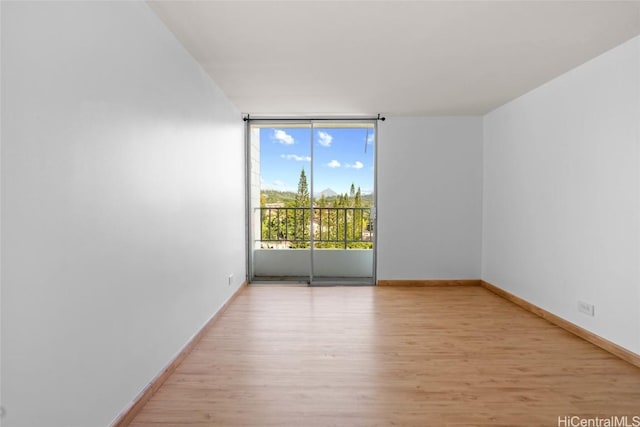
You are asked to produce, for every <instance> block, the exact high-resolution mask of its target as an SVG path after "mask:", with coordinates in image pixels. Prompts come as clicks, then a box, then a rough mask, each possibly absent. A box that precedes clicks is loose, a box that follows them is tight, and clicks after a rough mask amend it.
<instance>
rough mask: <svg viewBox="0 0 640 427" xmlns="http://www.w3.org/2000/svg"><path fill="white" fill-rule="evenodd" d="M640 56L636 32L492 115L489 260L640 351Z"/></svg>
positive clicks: (552, 307) (498, 276)
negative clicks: (582, 305)
mask: <svg viewBox="0 0 640 427" xmlns="http://www.w3.org/2000/svg"><path fill="white" fill-rule="evenodd" d="M639 62H640V38H636V39H634V40H632V41H629V42H627V43H625V44H623V45H621V46H619V47H617V48H615V49H613V50H611V51H609V52H607V53H605V54H603V55H601V56H600V57H598V58H595V59H593V60H591V61H590V62H588V63H586V64H584V65H582V66H580V67H578V68H576V69H574V70H573V71H571V72H569V73H567V74H565V75H563V76H561V77H559V78H557V79H555V80H553V81H551V82H549V83H547V84H545V85H544V86H542V87H540V88H538V89H536V90H534V91H532V92H530V93H528V94H526V95H524V96H522V97H520V98H518V99H516V100H515V101H513V102H510V103H509V104H507V105H505V106H503V107H501V108H499V109H497V110H495V111H493V112H492V113H490V114H488V115H486V116H485V118H484V224H483V234H484V238H483V263H482V264H483V266H482V278H483V279H484V280H487V281H489V282H491V283H493V284H495V285H497V286H499V287H502V288H504V289H506V290H507V291H509V292H512V293H514V294H516V295H518V296H520V297H522V298H524V299H526V300H528V301H530V302H532V303H533V304H536V305H538V306H540V307H542V308H544V309H546V310H548V311H551V312H552V313H555V314H557V315H559V316H561V317H563V318H565V319H567V320H569V321H571V322H573V323H575V324H578V325H580V326H582V327H584V328H586V329H588V330H590V331H593V332H595V333H596V334H598V335H600V336H602V337H604V338H607V339H609V340H611V341H613V342H615V343H617V344H619V345H621V346H624V347H626V348H627V349H629V350H631V351H634V352H636V353H640V309H639V307H640V274H639V268H640V251H639V244H640V222H639V218H640V206H639V202H640V175H639V174H640V172H639V171H640V138H639V126H640V125H639V122H640V120H639V118H640V106H639V102H640V88H639V86H640V64H639ZM578 300H582V301H585V302H588V303H591V304H595V313H596V315H595V317H588V316H586V315H584V314H581V313H579V312H578V310H577V304H578Z"/></svg>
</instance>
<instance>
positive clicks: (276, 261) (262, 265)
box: [251, 124, 311, 282]
mask: <svg viewBox="0 0 640 427" xmlns="http://www.w3.org/2000/svg"><path fill="white" fill-rule="evenodd" d="M310 142H311V127H310V125H309V124H306V125H300V124H295V125H288V124H282V125H264V124H262V125H259V126H252V129H251V151H252V153H251V158H252V160H251V169H252V170H251V181H252V185H251V187H252V191H251V192H252V197H251V205H252V212H253V218H252V219H253V227H252V234H253V236H252V241H253V253H252V260H253V265H252V268H253V276H254V277H253V279H254V280H300V281H305V282H306V281H307V280H308V278H309V273H310V246H311V242H310V238H311V236H310V233H311V208H310V206H311V205H310V189H309V180H310V173H311V146H310Z"/></svg>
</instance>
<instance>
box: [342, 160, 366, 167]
mask: <svg viewBox="0 0 640 427" xmlns="http://www.w3.org/2000/svg"><path fill="white" fill-rule="evenodd" d="M345 167H348V168H352V169H362V168H363V167H364V165H363V164H362V162H359V161H356V162H355V163H354V164H352V165H350V164H348V163H347V164H345Z"/></svg>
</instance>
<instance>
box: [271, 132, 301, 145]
mask: <svg viewBox="0 0 640 427" xmlns="http://www.w3.org/2000/svg"><path fill="white" fill-rule="evenodd" d="M273 139H275V140H276V141H278V142H279V143H280V144H282V145H293V144H295V143H296V142H295V141H294V139H293V137H292V136H291V135H289V134H288V133H286V132H285V131H283V130H282V129H274V131H273Z"/></svg>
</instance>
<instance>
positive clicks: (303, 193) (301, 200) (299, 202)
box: [296, 169, 309, 208]
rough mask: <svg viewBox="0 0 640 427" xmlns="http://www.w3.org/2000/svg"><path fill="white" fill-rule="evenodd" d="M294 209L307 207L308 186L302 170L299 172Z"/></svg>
mask: <svg viewBox="0 0 640 427" xmlns="http://www.w3.org/2000/svg"><path fill="white" fill-rule="evenodd" d="M296 207H305V208H307V207H309V184H307V174H306V173H305V172H304V169H302V170H301V171H300V179H299V180H298V192H297V193H296Z"/></svg>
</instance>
